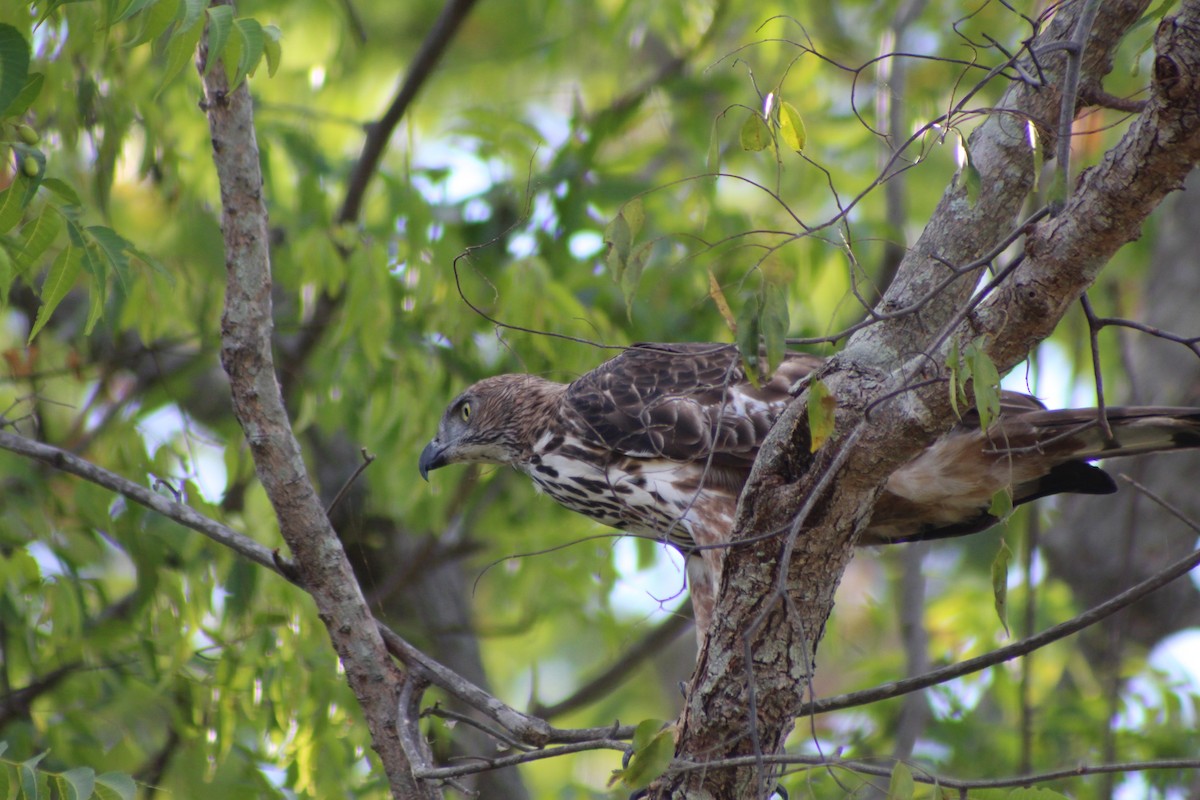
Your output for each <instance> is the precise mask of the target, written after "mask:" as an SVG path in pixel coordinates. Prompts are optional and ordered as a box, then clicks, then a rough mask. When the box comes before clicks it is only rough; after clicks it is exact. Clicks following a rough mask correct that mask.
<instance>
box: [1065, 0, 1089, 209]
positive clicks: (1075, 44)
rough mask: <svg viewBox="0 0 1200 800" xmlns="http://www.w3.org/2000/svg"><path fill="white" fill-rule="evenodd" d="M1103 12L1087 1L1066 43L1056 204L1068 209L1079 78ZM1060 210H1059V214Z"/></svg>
mask: <svg viewBox="0 0 1200 800" xmlns="http://www.w3.org/2000/svg"><path fill="white" fill-rule="evenodd" d="M1099 10H1100V2H1099V0H1087V2H1086V3H1085V4H1084V7H1083V10H1082V11H1081V12H1080V13H1079V19H1078V20H1076V22H1075V29H1074V30H1073V31H1071V39H1070V41H1069V42H1064V43H1062V44H1063V45H1065V46H1064V47H1063V49H1064V50H1065V51H1066V54H1067V68H1066V69H1065V70H1064V72H1063V90H1062V102H1061V103H1060V105H1059V109H1058V143H1057V156H1056V157H1057V159H1058V164H1057V165H1056V167H1055V169H1057V170H1058V174H1059V180H1060V181H1061V182H1062V191H1063V194H1062V197H1060V198H1056V199H1055V200H1054V201H1053V202H1055V203H1056V204H1059V207H1060V208H1061V207H1062V206H1065V205H1066V203H1067V200H1069V199H1070V197H1071V182H1070V181H1071V126H1072V125H1073V124H1074V122H1075V104H1076V101H1077V100H1078V99H1079V76H1080V73H1081V72H1082V69H1083V50H1084V47H1086V46H1087V39H1088V36H1089V35H1090V34H1091V32H1092V23H1093V22H1095V20H1096V13H1097V12H1098V11H1099ZM1057 210H1058V208H1056V209H1055V211H1056V212H1057Z"/></svg>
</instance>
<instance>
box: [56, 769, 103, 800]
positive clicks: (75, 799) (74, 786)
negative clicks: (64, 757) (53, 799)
mask: <svg viewBox="0 0 1200 800" xmlns="http://www.w3.org/2000/svg"><path fill="white" fill-rule="evenodd" d="M54 779H55V783H56V784H57V787H58V794H59V797H62V798H63V800H87V799H88V798H89V797H91V796H92V792H93V791H94V790H95V788H96V771H95V770H94V769H92V768H91V767H76V768H75V769H69V770H67V771H66V772H60V773H59V774H58V775H55V776H54Z"/></svg>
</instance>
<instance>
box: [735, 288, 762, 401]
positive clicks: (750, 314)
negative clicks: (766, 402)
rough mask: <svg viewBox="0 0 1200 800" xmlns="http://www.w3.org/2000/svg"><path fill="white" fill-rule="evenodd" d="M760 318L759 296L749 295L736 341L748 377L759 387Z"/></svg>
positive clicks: (739, 313) (739, 321) (741, 313)
mask: <svg viewBox="0 0 1200 800" xmlns="http://www.w3.org/2000/svg"><path fill="white" fill-rule="evenodd" d="M760 317H761V315H760V313H759V300H758V295H757V294H751V295H748V296H747V297H746V302H745V303H743V304H742V310H741V311H740V312H738V317H737V331H736V337H735V341H736V342H737V346H738V352H740V353H741V354H742V366H743V367H744V368H745V370H746V377H747V378H749V379H750V382H751V383H753V384H754V385H755V386H758V384H759V382H760V379H761V376H760V375H759V374H758V369H759V357H758V339H759V325H760Z"/></svg>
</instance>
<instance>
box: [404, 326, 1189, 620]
mask: <svg viewBox="0 0 1200 800" xmlns="http://www.w3.org/2000/svg"><path fill="white" fill-rule="evenodd" d="M822 361H823V360H822V359H821V358H819V357H817V356H812V355H805V354H799V353H792V354H788V355H787V356H786V357H785V359H784V361H783V363H782V364H781V365H780V366H779V368H778V369H777V370H776V372H775V374H774V375H773V376H772V377H771V378H770V380H768V381H766V382H763V383H762V384H761V385H759V386H755V385H754V384H753V383H751V381H750V380H749V379H748V378H747V377H746V373H745V370H744V368H743V366H742V359H741V357H740V355H739V353H738V351H737V348H736V347H734V346H732V345H721V344H700V343H691V344H635V345H633V346H632V347H630V348H628V349H626V350H624V351H623V352H622V353H621V354H620V355H618V356H617V357H615V358H613V359H611V360H609V361H606V362H605V363H603V364H601V365H600V366H599V367H597V368H596V369H594V370H592V371H591V372H589V373H587V374H586V375H583V376H581V377H579V378H578V379H576V380H574V381H572V382H571V383H569V384H564V383H556V382H554V381H549V380H545V379H543V378H540V377H537V376H535V375H498V376H496V377H492V378H485V379H484V380H481V381H479V382H478V383H476V384H475V385H473V386H471V387H470V388H468V389H467V390H466V391H464V392H463V393H462V394H460V395H459V396H458V397H456V398H455V399H454V401H453V402H452V403H450V406H449V407H448V408H447V409H446V412H445V414H444V415H443V416H442V420H441V422H440V423H439V425H438V432H437V435H436V436H435V437H434V438H433V441H431V442H430V443H429V444H428V445H427V446H426V447H425V449H424V450H423V451H422V453H421V460H420V471H421V476H422V477H423V478H425V477H427V475H428V473H429V471H430V470H434V469H438V468H439V467H444V466H446V465H447V464H455V463H492V464H508V465H510V466H513V467H515V468H517V469H518V470H520V471H521V472H524V473H525V474H526V475H528V476H529V477H530V478H532V479H533V482H534V483H535V484H536V485H537V486H538V487H539V488H540V489H541V490H542V491H544V492H545V493H546V494H548V495H550V496H551V497H552V498H554V499H555V500H557V501H558V502H559V503H560V504H562V505H564V506H566V507H567V508H569V509H571V510H572V511H578V512H579V513H581V514H585V515H587V516H589V517H591V518H593V519H595V520H597V521H599V522H601V523H603V524H605V525H609V526H612V527H614V528H618V529H620V530H622V531H626V532H629V533H632V534H637V535H641V536H649V537H653V538H656V539H661V540H665V541H669V542H671V543H672V544H674V545H676V546H677V547H678V548H679V549H680V550H681V551H683V552H684V553H685V554H687V555H688V559H687V560H688V576H689V581H690V586H689V588H690V590H691V594H692V605H693V607H694V609H695V612H696V624H697V629H698V630H697V633H698V636H700V637H701V638H702V637H703V635H704V632H705V631H706V630H707V628H708V622H709V620H710V618H711V613H712V609H713V605H714V602H715V596H716V590H717V586H718V583H719V579H720V571H721V564H722V562H723V560H724V556H723V553H724V551H723V549H722V548H721V547H719V545H720V544H722V543H723V542H726V541H727V540H728V538H729V536H730V534H731V528H732V526H733V521H734V514H735V511H736V509H737V501H738V495H739V494H740V492H741V490H742V487H743V486H744V485H745V483H746V479H747V478H748V477H749V474H750V467H751V465H752V464H753V462H754V457H755V455H756V454H757V453H758V448H759V446H760V445H761V444H762V442H763V440H764V439H765V438H766V436H767V433H768V432H769V431H770V430H771V426H772V425H773V424H774V423H775V420H776V419H778V417H779V415H780V414H781V413H782V411H783V410H784V408H785V407H786V406H787V404H788V402H789V401H790V400H791V399H792V395H791V393H790V391H791V389H792V387H793V386H794V385H795V384H796V382H797V381H799V380H800V379H801V378H803V377H805V376H806V375H808V374H809V373H810V372H812V371H813V370H815V369H816V368H818V367H819V366H820V365H821V363H822ZM1000 403H1001V414H1000V417H999V419H998V420H997V421H996V422H994V423H993V424H992V426H991V428H990V429H989V430H988V432H987V434H986V435H985V433H984V432H983V431H981V430H980V427H979V418H978V416H977V415H976V414H975V413H974V412H971V413H969V414H966V415H964V416H963V418H962V419H961V420H960V421H959V422H958V423H957V424H956V425H955V426H954V428H952V429H951V430H950V431H949V432H948V433H947V434H946V435H944V436H943V437H941V438H940V439H938V440H937V441H935V442H934V443H933V444H932V445H930V446H929V447H928V448H926V449H925V450H924V451H922V452H921V453H920V454H919V455H917V456H916V457H915V458H913V459H912V460H911V461H909V462H908V463H907V464H905V465H904V466H902V467H901V468H900V469H898V470H897V471H896V472H895V473H893V474H892V476H891V477H890V478H889V479H888V481H887V485H886V487H885V488H884V491H883V494H882V495H881V496H880V498H879V500H878V501H877V503H876V505H875V509H874V512H873V515H872V517H871V521H870V523H869V524H868V526H867V528H866V529H865V530H864V531H863V533H862V535H861V538H860V540H859V542H860V543H861V544H880V543H892V542H907V541H915V540H920V539H933V538H940V537H945V536H957V535H961V534H966V533H973V532H975V531H980V530H983V529H985V528H988V527H990V526H991V525H993V524H994V523H995V522H996V521H997V520H996V518H995V517H993V516H992V515H990V514H989V513H988V508H989V506H990V504H991V501H992V497H993V496H994V495H995V494H996V492H997V491H999V490H1001V489H1005V488H1011V491H1012V499H1013V503H1014V504H1019V503H1024V502H1028V501H1030V500H1034V499H1036V498H1038V497H1044V496H1046V495H1050V494H1057V493H1059V492H1079V493H1084V494H1107V493H1110V492H1114V491H1116V485H1115V484H1114V483H1113V480H1112V478H1110V477H1109V475H1108V474H1107V473H1106V472H1104V471H1103V470H1101V469H1099V468H1098V467H1095V466H1092V465H1091V464H1089V463H1088V462H1089V461H1092V460H1094V459H1099V458H1108V457H1111V456H1126V455H1136V454H1139V453H1147V452H1152V451H1156V450H1173V449H1181V448H1189V447H1200V409H1187V408H1154V407H1142V408H1109V409H1107V417H1108V421H1109V425H1110V428H1111V430H1112V435H1113V438H1112V439H1111V440H1109V439H1106V438H1105V434H1104V432H1103V430H1102V428H1101V426H1100V425H1099V424H1098V416H1097V411H1096V409H1070V410H1060V411H1049V410H1046V408H1045V407H1044V406H1043V405H1042V404H1041V403H1040V402H1038V401H1037V400H1036V399H1035V398H1033V397H1031V396H1029V395H1025V394H1020V393H1017V392H1010V391H1004V392H1001V397H1000ZM696 545H700V546H701V547H700V548H699V549H698V550H697V549H695V546H696ZM713 545H718V546H717V547H713Z"/></svg>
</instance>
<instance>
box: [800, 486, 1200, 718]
mask: <svg viewBox="0 0 1200 800" xmlns="http://www.w3.org/2000/svg"><path fill="white" fill-rule="evenodd" d="M1126 480H1129V479H1126ZM1129 482H1130V483H1132V484H1133V485H1134V486H1137V487H1138V489H1139V491H1143V492H1145V493H1146V494H1147V496H1149V497H1151V499H1155V500H1156V501H1157V502H1162V501H1160V500H1158V498H1155V496H1154V495H1153V494H1151V493H1150V492H1149V490H1147V489H1145V487H1143V486H1141V485H1140V484H1137V483H1135V482H1133V481H1132V480H1130V481H1129ZM1163 505H1164V507H1165V508H1167V509H1168V510H1170V511H1172V513H1178V512H1175V511H1174V510H1173V509H1172V508H1171V507H1170V506H1169V505H1166V504H1165V502H1164V503H1163ZM1179 518H1180V519H1181V520H1183V521H1184V522H1185V524H1188V525H1189V526H1192V527H1193V528H1195V529H1196V530H1197V532H1198V533H1200V526H1196V524H1195V523H1194V522H1191V521H1189V520H1187V518H1186V517H1184V516H1182V515H1179ZM1198 565H1200V550H1195V551H1193V552H1191V553H1189V554H1188V555H1187V556H1185V557H1184V558H1181V559H1179V560H1177V561H1174V562H1172V563H1171V564H1169V565H1168V566H1166V567H1165V568H1163V569H1161V570H1159V571H1158V572H1156V573H1155V574H1154V575H1152V576H1150V577H1149V578H1147V579H1146V580H1144V581H1141V582H1140V583H1137V584H1135V585H1133V586H1131V587H1130V588H1128V589H1126V590H1125V591H1123V592H1121V593H1120V594H1118V595H1116V596H1115V597H1113V598H1111V599H1110V600H1106V601H1105V602H1103V603H1101V604H1100V605H1098V606H1094V607H1093V608H1090V609H1088V610H1087V611H1085V612H1083V613H1082V614H1079V615H1078V616H1076V617H1073V618H1071V619H1069V620H1067V621H1065V622H1060V623H1059V624H1057V625H1055V626H1053V627H1050V628H1047V629H1046V630H1044V631H1042V632H1041V633H1039V634H1037V635H1036V636H1030V637H1028V638H1025V639H1022V640H1020V641H1018V642H1013V643H1012V644H1010V645H1006V646H1004V647H1000V648H997V649H995V650H993V651H991V652H990V653H984V654H983V655H980V656H976V657H975V658H969V659H967V660H966V661H960V662H958V663H957V664H949V665H947V666H945V667H940V668H938V669H935V670H931V671H929V672H926V673H925V674H924V675H918V676H917V677H915V678H905V679H904V680H900V681H894V682H892V683H885V684H881V685H880V686H876V687H874V688H872V689H863V690H862V691H858V692H850V693H849V694H840V695H836V696H834V697H827V698H825V699H822V700H816V701H813V702H811V703H808V704H807V705H806V706H804V708H803V709H801V714H825V713H828V712H830V711H840V710H842V709H844V708H853V707H854V706H861V705H866V704H868V703H875V702H878V701H880V700H887V699H889V698H892V697H899V696H901V695H905V694H908V693H909V692H916V691H919V690H921V689H926V688H928V687H930V686H934V685H936V684H939V683H945V682H946V681H949V680H953V679H954V678H961V677H962V676H963V675H970V674H971V673H973V672H979V671H980V670H982V669H986V668H987V667H991V666H994V665H996V664H1001V663H1003V662H1005V661H1011V660H1012V659H1014V658H1017V657H1018V656H1023V655H1025V654H1026V653H1032V652H1033V651H1034V650H1038V649H1040V648H1042V647H1045V646H1046V645H1048V644H1050V643H1051V642H1056V641H1058V640H1059V639H1063V638H1066V637H1067V636H1070V635H1071V634H1073V633H1078V632H1079V631H1081V630H1083V629H1084V628H1087V627H1090V626H1092V625H1095V624H1096V623H1097V622H1099V621H1100V620H1102V619H1104V618H1105V617H1110V616H1112V615H1113V614H1115V613H1117V612H1118V611H1120V610H1121V609H1123V608H1125V607H1127V606H1129V605H1132V604H1133V603H1135V602H1137V601H1138V600H1141V599H1142V598H1143V597H1145V596H1146V595H1148V594H1150V593H1151V592H1153V591H1155V590H1156V589H1160V588H1162V587H1163V586H1166V585H1167V584H1168V583H1170V582H1171V581H1173V580H1176V579H1178V578H1181V577H1183V576H1184V575H1186V574H1188V573H1189V572H1191V571H1192V570H1193V569H1195V568H1196V566H1198Z"/></svg>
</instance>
